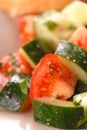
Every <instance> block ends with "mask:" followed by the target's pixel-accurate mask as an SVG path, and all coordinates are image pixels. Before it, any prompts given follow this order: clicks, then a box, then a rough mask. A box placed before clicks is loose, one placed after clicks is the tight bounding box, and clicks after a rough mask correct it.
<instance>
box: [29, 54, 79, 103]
mask: <svg viewBox="0 0 87 130" xmlns="http://www.w3.org/2000/svg"><path fill="white" fill-rule="evenodd" d="M76 83H77V77H76V76H75V75H74V73H72V71H70V69H69V68H68V67H67V66H66V65H65V64H64V63H63V62H62V61H61V60H60V59H59V57H58V56H56V55H55V54H47V55H45V56H44V57H43V58H42V59H41V60H40V62H39V63H38V65H37V66H36V68H35V69H34V71H33V75H32V78H31V83H30V98H31V101H32V100H33V99H34V98H37V97H54V98H58V99H63V100H66V99H68V98H70V97H71V96H72V95H73V94H74V90H75V86H76Z"/></svg>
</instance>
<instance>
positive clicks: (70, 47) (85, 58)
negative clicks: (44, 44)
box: [55, 41, 87, 82]
mask: <svg viewBox="0 0 87 130" xmlns="http://www.w3.org/2000/svg"><path fill="white" fill-rule="evenodd" d="M55 54H56V55H58V56H59V57H60V59H61V60H62V61H63V62H64V63H65V64H67V66H68V67H69V68H70V69H71V70H72V71H73V72H74V73H75V74H76V76H77V77H78V79H79V80H81V81H83V82H87V51H85V50H83V49H82V48H80V47H79V46H77V45H75V44H72V43H69V42H68V41H61V42H60V43H59V44H58V47H57V49H56V51H55Z"/></svg>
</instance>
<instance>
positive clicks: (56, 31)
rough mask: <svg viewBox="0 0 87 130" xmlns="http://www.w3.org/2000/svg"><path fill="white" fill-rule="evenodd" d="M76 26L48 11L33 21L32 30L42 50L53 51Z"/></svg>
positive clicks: (56, 13) (59, 14)
mask: <svg viewBox="0 0 87 130" xmlns="http://www.w3.org/2000/svg"><path fill="white" fill-rule="evenodd" d="M75 28H76V26H75V25H74V24H72V22H71V21H70V20H69V19H68V17H66V16H65V15H63V14H61V13H60V12H58V11H55V10H50V11H47V12H45V13H43V14H42V15H40V16H38V17H37V18H36V19H35V20H34V29H35V33H36V35H37V37H38V38H39V40H40V43H41V45H42V46H43V48H45V47H47V48H50V50H51V51H52V52H54V51H55V49H56V47H57V45H58V41H59V40H60V39H67V38H69V36H70V35H71V33H72V32H73V31H74V30H75Z"/></svg>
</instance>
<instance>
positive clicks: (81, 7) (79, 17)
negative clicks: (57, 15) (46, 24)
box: [61, 1, 87, 26]
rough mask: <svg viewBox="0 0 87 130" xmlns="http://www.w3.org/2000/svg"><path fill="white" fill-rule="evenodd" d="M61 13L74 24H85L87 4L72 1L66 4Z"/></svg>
mask: <svg viewBox="0 0 87 130" xmlns="http://www.w3.org/2000/svg"><path fill="white" fill-rule="evenodd" d="M61 13H63V14H64V15H66V17H68V18H69V19H70V20H71V21H72V22H73V23H74V24H75V25H76V26H81V25H87V4H86V3H84V2H81V1H74V2H72V3H71V4H69V5H68V6H66V7H65V8H64V9H63V10H62V11H61Z"/></svg>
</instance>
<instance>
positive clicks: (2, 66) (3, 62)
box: [0, 52, 32, 88]
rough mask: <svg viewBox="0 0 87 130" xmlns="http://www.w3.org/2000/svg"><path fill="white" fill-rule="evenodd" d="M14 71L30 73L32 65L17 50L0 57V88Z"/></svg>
mask: <svg viewBox="0 0 87 130" xmlns="http://www.w3.org/2000/svg"><path fill="white" fill-rule="evenodd" d="M14 73H18V74H27V75H28V74H31V73H32V67H31V66H30V64H29V63H28V62H27V61H26V60H25V59H24V57H23V56H22V55H21V54H20V53H18V52H17V53H14V54H12V55H7V56H4V57H2V58H1V59H0V88H2V87H3V86H4V85H5V84H6V83H7V82H8V80H9V79H10V78H11V76H12V74H14Z"/></svg>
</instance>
